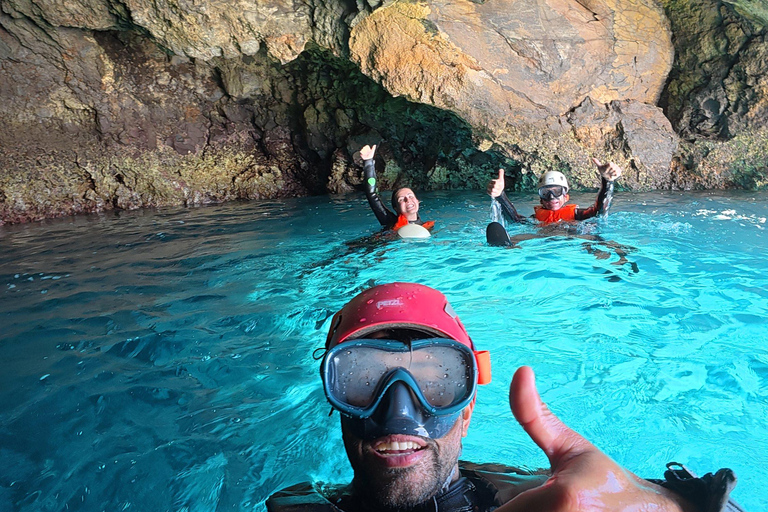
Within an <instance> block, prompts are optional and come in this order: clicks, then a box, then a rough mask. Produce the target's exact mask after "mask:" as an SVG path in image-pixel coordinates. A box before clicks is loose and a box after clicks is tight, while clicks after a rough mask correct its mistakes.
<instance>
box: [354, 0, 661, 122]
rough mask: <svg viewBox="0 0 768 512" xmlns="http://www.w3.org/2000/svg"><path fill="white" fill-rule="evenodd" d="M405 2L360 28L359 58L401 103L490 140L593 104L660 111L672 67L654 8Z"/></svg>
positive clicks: (555, 1) (502, 0) (556, 0)
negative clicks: (588, 101)
mask: <svg viewBox="0 0 768 512" xmlns="http://www.w3.org/2000/svg"><path fill="white" fill-rule="evenodd" d="M583 4H586V5H589V6H590V7H589V8H587V7H585V6H584V5H582V4H581V3H577V2H572V1H561V0H533V1H531V0H526V1H521V0H499V1H494V2H485V3H476V2H471V1H468V0H440V1H434V2H428V3H402V2H397V3H394V4H391V5H389V6H387V7H383V8H380V9H377V10H376V11H374V13H373V14H372V15H371V16H369V17H367V18H366V19H365V20H363V21H362V22H360V23H359V24H357V25H356V26H355V27H354V29H353V31H352V37H351V41H350V48H351V53H352V58H353V60H355V61H356V62H358V63H359V64H360V68H361V69H362V71H363V72H364V73H366V74H367V75H369V76H371V77H373V78H374V79H375V80H377V81H379V82H381V83H382V84H383V85H384V86H385V87H386V88H387V90H389V91H390V92H392V93H393V94H398V95H400V94H402V95H404V96H407V97H408V98H410V99H412V100H414V101H420V102H423V103H431V104H434V105H437V106H439V107H441V108H446V109H449V110H453V111H455V112H457V113H459V114H460V115H461V116H462V117H463V118H464V119H468V120H470V121H471V122H472V124H473V126H478V127H487V128H488V129H489V130H491V131H495V130H499V129H504V128H505V127H506V126H507V125H510V124H512V125H523V124H526V123H527V124H540V123H543V124H546V123H547V122H548V120H550V119H551V118H553V117H555V118H556V117H558V116H561V115H564V114H566V113H567V112H569V111H570V110H571V109H573V108H574V107H576V106H577V105H579V104H580V103H581V102H582V101H584V99H585V98H587V97H590V98H592V100H593V101H597V102H600V103H609V102H610V101H613V100H635V101H640V102H644V103H649V104H655V103H656V101H657V100H658V98H659V95H660V94H661V90H662V87H663V86H664V82H665V79H666V76H667V73H668V72H669V69H670V68H671V66H672V60H673V49H672V43H671V33H670V31H669V24H668V22H667V20H666V17H665V16H664V13H663V11H661V9H659V8H657V7H655V5H654V4H653V3H652V2H643V1H639V0H635V1H618V2H615V1H608V2H603V1H595V2H584V3H583Z"/></svg>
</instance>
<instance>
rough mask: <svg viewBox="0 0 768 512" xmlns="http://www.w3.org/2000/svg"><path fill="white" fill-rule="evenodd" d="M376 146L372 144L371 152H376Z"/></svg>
mask: <svg viewBox="0 0 768 512" xmlns="http://www.w3.org/2000/svg"><path fill="white" fill-rule="evenodd" d="M376 146H377V144H374V145H373V147H371V151H373V152H374V153H375V152H376Z"/></svg>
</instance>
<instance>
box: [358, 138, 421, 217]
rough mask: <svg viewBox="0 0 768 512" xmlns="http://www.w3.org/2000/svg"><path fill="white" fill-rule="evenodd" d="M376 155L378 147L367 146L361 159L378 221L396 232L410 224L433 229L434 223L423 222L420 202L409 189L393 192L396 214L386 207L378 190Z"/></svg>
mask: <svg viewBox="0 0 768 512" xmlns="http://www.w3.org/2000/svg"><path fill="white" fill-rule="evenodd" d="M375 154H376V145H373V146H369V145H367V144H366V145H365V146H363V147H362V149H360V157H361V158H362V159H363V178H364V181H363V186H364V187H365V196H366V197H367V198H368V204H370V205H371V210H373V213H374V215H376V219H378V221H379V224H381V226H382V228H384V229H385V230H388V231H389V230H394V231H397V230H398V229H400V228H402V227H403V226H406V225H408V224H418V225H419V226H423V227H424V228H426V229H432V227H433V226H434V224H435V223H434V222H433V221H428V222H423V221H422V220H421V217H420V216H419V200H418V199H417V198H416V194H414V193H413V190H411V189H410V188H407V187H401V188H398V189H396V190H395V191H394V192H392V209H393V210H394V213H393V212H392V211H390V210H388V209H387V207H386V206H384V202H383V201H382V200H381V198H380V197H379V194H378V193H377V188H376V167H375V165H374V156H375Z"/></svg>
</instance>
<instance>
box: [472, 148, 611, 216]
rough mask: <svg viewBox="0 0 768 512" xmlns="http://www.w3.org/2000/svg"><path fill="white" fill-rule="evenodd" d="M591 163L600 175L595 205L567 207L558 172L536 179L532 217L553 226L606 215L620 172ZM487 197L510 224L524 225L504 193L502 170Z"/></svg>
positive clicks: (562, 177) (562, 178)
mask: <svg viewBox="0 0 768 512" xmlns="http://www.w3.org/2000/svg"><path fill="white" fill-rule="evenodd" d="M592 161H593V162H594V163H595V165H596V166H597V170H598V171H599V172H600V177H601V183H600V190H599V192H598V193H597V199H596V200H595V203H594V204H593V205H592V206H590V207H589V208H579V207H578V205H575V204H567V203H568V200H569V195H568V191H569V190H570V187H569V186H568V180H567V179H566V177H565V175H564V174H563V173H561V172H559V171H547V172H545V173H544V174H542V175H541V176H540V177H539V198H540V202H541V206H537V207H535V208H534V214H533V217H534V218H535V219H536V220H537V221H538V222H541V223H543V224H552V223H555V222H561V221H564V222H573V221H579V220H584V219H589V218H591V217H595V216H597V215H601V214H607V212H608V208H609V207H610V204H611V198H612V197H613V182H614V180H616V179H617V178H618V177H619V176H621V168H620V167H619V166H618V165H616V164H615V163H613V162H609V163H607V164H603V163H601V162H600V161H599V160H597V159H596V158H593V159H592ZM487 191H488V194H489V195H490V196H491V197H493V198H494V199H496V200H497V201H499V203H500V204H501V208H502V211H503V212H504V214H505V215H506V217H507V218H508V219H509V220H510V221H512V222H525V221H526V219H525V217H523V216H521V215H520V214H519V213H517V210H516V209H515V206H514V205H513V204H512V201H510V200H509V198H508V197H507V195H506V194H505V193H504V170H503V169H499V175H498V177H497V178H494V179H492V180H491V181H490V182H489V183H488V187H487Z"/></svg>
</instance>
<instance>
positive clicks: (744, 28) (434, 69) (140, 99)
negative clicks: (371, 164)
mask: <svg viewBox="0 0 768 512" xmlns="http://www.w3.org/2000/svg"><path fill="white" fill-rule="evenodd" d="M662 4H663V5H662V7H663V8H662V7H658V6H657V4H655V3H654V2H652V1H641V0H622V1H618V0H601V1H594V2H589V3H585V2H582V3H572V2H564V1H563V2H561V1H558V0H547V1H545V0H535V1H534V0H528V1H525V2H523V1H512V0H503V1H499V2H492V1H486V2H469V1H456V0H454V1H448V0H441V1H437V2H402V1H398V2H385V3H383V4H379V3H377V2H372V3H364V4H363V3H360V4H354V3H350V2H346V3H345V2H329V1H317V2H310V3H308V4H297V5H298V6H297V5H295V4H293V3H287V2H283V1H273V0H270V1H258V2H253V1H251V2H245V1H240V2H235V3H231V2H228V3H220V2H211V1H208V2H181V3H178V2H177V3H174V4H164V3H157V2H148V1H143V0H131V1H129V2H123V3H112V2H103V1H99V0H79V1H76V2H65V3H61V2H53V1H50V2H48V1H36V2H30V1H26V0H0V102H1V103H2V105H3V108H2V109H0V123H2V126H3V129H2V130H0V222H22V221H28V220H36V219H42V218H46V217H53V216H60V215H69V214H73V213H79V212H93V211H101V210H104V209H110V208H126V209H130V208H139V207H147V206H165V205H195V204H206V203H212V202H220V201H227V200H233V199H254V198H273V197H287V196H296V195H305V194H322V193H348V192H355V191H356V187H357V186H358V185H359V180H360V162H359V161H358V159H357V157H356V152H357V150H358V149H359V147H361V146H362V145H363V144H366V143H379V144H380V150H379V155H380V156H381V158H380V159H379V160H380V161H379V162H378V164H379V165H380V167H381V169H380V178H381V179H380V182H381V186H382V187H384V188H387V187H392V186H397V185H401V184H407V185H410V186H412V187H414V188H417V189H438V188H483V187H484V184H485V182H486V181H487V179H488V177H489V176H490V175H492V173H493V172H494V170H495V169H496V168H498V167H505V168H506V169H507V170H508V171H509V172H508V174H509V175H510V176H512V179H511V180H510V185H509V186H510V188H514V189H518V190H520V189H526V188H530V187H531V186H532V183H533V182H534V181H535V176H536V175H537V174H538V173H539V172H541V171H542V170H544V169H547V168H553V167H554V168H558V169H560V170H563V171H564V172H566V173H568V175H569V178H571V179H572V181H573V183H574V185H575V186H576V187H592V186H595V185H596V183H597V178H596V176H595V172H594V169H593V168H592V166H591V164H590V163H589V158H590V157H591V156H597V157H598V158H603V159H608V158H610V159H614V160H616V161H617V162H618V163H620V164H621V165H623V166H624V168H625V175H624V177H623V178H622V180H621V182H620V185H621V186H623V187H625V188H628V189H635V190H641V189H653V188H723V187H745V188H761V187H764V186H766V176H768V171H766V159H767V158H768V157H767V156H766V155H768V136H767V135H766V134H767V133H768V127H766V119H768V116H766V114H767V112H766V95H768V78H767V77H768V73H767V71H768V69H766V68H768V64H766V63H767V62H768V55H767V54H768V46H766V44H765V32H766V29H765V26H766V20H768V9H762V8H760V6H759V5H757V3H754V2H748V1H746V0H744V1H740V2H737V1H733V2H715V1H714V0H694V1H692V2H675V1H671V0H666V1H664V2H662Z"/></svg>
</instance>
